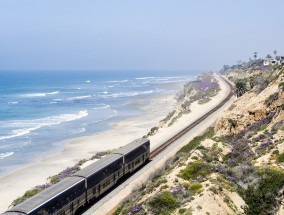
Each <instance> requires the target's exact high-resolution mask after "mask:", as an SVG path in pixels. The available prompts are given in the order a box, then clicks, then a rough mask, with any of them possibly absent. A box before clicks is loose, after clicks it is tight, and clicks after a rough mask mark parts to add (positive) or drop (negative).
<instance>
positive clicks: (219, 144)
mask: <svg viewBox="0 0 284 215" xmlns="http://www.w3.org/2000/svg"><path fill="white" fill-rule="evenodd" d="M222 74H223V75H225V76H226V77H227V78H228V79H229V80H231V81H232V82H234V83H235V92H236V94H237V95H238V98H237V99H236V100H235V101H234V102H233V103H232V105H230V107H229V108H228V109H226V111H224V112H222V113H220V115H219V116H218V117H217V118H218V119H217V121H216V123H215V124H214V125H212V128H210V129H209V130H207V131H206V132H205V133H203V135H201V136H198V137H195V138H194V139H191V141H188V142H187V143H185V145H184V146H183V147H181V148H180V150H178V151H175V150H174V149H173V148H170V149H168V150H169V151H167V152H164V153H165V154H164V156H166V155H171V159H170V160H168V161H167V162H166V164H164V163H163V164H162V166H161V168H160V169H159V168H158V169H156V170H155V171H154V173H153V175H152V179H150V180H147V181H145V183H141V184H137V187H136V189H135V190H133V191H132V193H131V194H130V196H129V197H128V198H126V199H125V200H124V202H123V203H121V204H120V206H119V207H118V208H117V209H116V212H115V214H135V213H138V212H140V213H143V212H144V213H146V214H159V213H163V214H283V213H284V208H283V205H282V202H283V199H284V197H283V196H284V194H283V188H284V165H283V162H284V159H283V157H284V108H283V102H284V91H283V86H284V68H283V66H277V67H263V66H261V67H259V66H257V65H252V66H250V67H246V68H239V66H232V67H231V68H229V69H226V71H222ZM195 134H198V132H195ZM161 156H163V155H161ZM165 160H166V159H165Z"/></svg>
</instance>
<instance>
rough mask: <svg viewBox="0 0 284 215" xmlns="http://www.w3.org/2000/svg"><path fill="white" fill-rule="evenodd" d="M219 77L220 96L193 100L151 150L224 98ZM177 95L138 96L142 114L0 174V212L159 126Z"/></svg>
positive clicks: (154, 138)
mask: <svg viewBox="0 0 284 215" xmlns="http://www.w3.org/2000/svg"><path fill="white" fill-rule="evenodd" d="M216 78H217V79H218V81H219V84H220V88H221V91H220V92H219V93H218V94H217V96H215V97H213V98H212V100H211V101H209V102H208V103H206V104H201V105H200V104H197V102H194V103H192V105H191V113H189V114H184V115H183V116H182V117H181V118H180V119H179V120H178V121H177V122H176V123H174V124H173V125H172V126H170V127H163V128H161V129H159V131H158V132H157V133H156V134H155V135H154V136H149V137H148V138H149V139H150V141H151V150H153V149H155V148H156V147H157V146H158V145H160V144H161V143H162V142H164V141H165V140H166V139H168V138H169V137H170V136H172V135H173V134H174V133H177V132H178V131H180V130H182V129H183V128H184V127H185V126H186V125H188V124H189V123H191V122H193V121H194V120H196V119H197V118H198V117H200V116H201V115H203V114H204V113H206V112H207V111H208V110H210V109H212V107H214V106H216V105H217V104H218V103H219V102H220V101H221V100H222V99H223V98H224V97H225V95H226V93H227V92H228V89H227V88H226V85H225V84H224V83H223V81H222V80H220V78H219V77H216ZM178 85H179V87H178ZM176 86H177V90H181V89H182V86H183V84H177V85H176ZM175 93H176V92H175ZM174 95H175V94H173V95H161V96H156V97H151V99H150V100H149V101H146V100H145V99H135V100H133V101H132V102H133V103H138V104H140V105H141V110H142V112H143V115H142V116H134V117H130V118H127V119H123V120H121V121H117V122H114V123H112V124H111V129H109V130H106V131H103V132H98V133H94V134H91V135H88V136H83V137H79V138H75V139H70V140H66V141H65V143H64V145H63V146H62V147H61V150H60V151H58V152H56V153H54V154H52V155H50V156H49V157H47V158H44V159H42V160H40V161H38V162H36V163H33V164H29V165H27V166H24V167H23V168H20V169H17V170H15V171H13V172H10V173H9V174H7V175H4V176H2V177H0V190H1V196H0V199H1V202H0V212H4V211H5V210H7V207H8V206H9V205H10V204H11V202H12V201H13V200H15V199H16V198H17V197H19V196H21V195H23V194H24V193H25V192H26V191H27V190H29V189H31V188H33V187H35V186H37V185H40V184H45V183H46V182H47V178H48V177H50V176H52V175H55V174H57V173H59V172H60V171H62V170H64V169H65V168H66V167H70V166H73V165H74V164H75V163H77V162H78V161H79V160H82V159H85V158H87V159H88V158H90V157H92V156H93V155H94V154H96V153H97V152H100V151H107V150H112V149H115V148H119V147H120V146H123V145H125V144H127V143H129V142H131V141H132V140H134V139H136V138H140V137H142V136H143V135H145V134H147V133H148V132H149V131H150V129H151V128H152V127H153V126H157V124H158V123H159V121H160V120H162V119H163V118H164V117H165V116H166V115H167V114H168V113H169V112H170V111H172V110H173V109H174V108H175V107H176V104H177V103H176V101H175V99H174V98H173V97H174ZM43 170H44V171H43ZM19 176H20V178H19ZM2 196H3V197H2ZM4 197H5V198H4Z"/></svg>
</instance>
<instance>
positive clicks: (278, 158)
mask: <svg viewBox="0 0 284 215" xmlns="http://www.w3.org/2000/svg"><path fill="white" fill-rule="evenodd" d="M278 153H279V151H278ZM276 161H277V162H279V163H283V162H284V153H281V154H280V155H279V156H278V157H277V160H276Z"/></svg>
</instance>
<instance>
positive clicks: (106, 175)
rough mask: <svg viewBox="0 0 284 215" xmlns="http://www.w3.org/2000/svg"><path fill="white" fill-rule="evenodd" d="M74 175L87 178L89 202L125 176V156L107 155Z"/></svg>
mask: <svg viewBox="0 0 284 215" xmlns="http://www.w3.org/2000/svg"><path fill="white" fill-rule="evenodd" d="M73 176H74V177H75V176H76V177H82V178H85V179H86V184H87V201H88V202H89V201H90V200H92V199H94V198H97V197H99V196H100V195H101V194H102V193H104V192H105V191H106V190H108V189H109V188H110V187H112V186H114V185H115V184H116V182H117V180H118V179H119V178H121V177H122V176H123V157H122V156H121V155H118V154H111V155H107V156H106V157H104V158H102V159H101V160H98V161H96V162H95V163H93V164H91V165H89V166H87V167H85V168H84V169H82V170H80V171H78V172H76V173H75V174H74V175H73Z"/></svg>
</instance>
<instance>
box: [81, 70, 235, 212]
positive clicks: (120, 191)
mask: <svg viewBox="0 0 284 215" xmlns="http://www.w3.org/2000/svg"><path fill="white" fill-rule="evenodd" d="M216 78H217V79H218V81H219V84H220V88H221V91H219V93H218V94H217V96H215V97H213V98H212V100H211V101H209V102H208V103H206V104H202V105H199V104H198V103H197V102H194V103H193V104H192V106H191V110H192V111H191V113H189V114H186V115H183V116H182V117H181V118H180V119H179V120H178V121H177V122H176V123H174V124H173V125H172V126H171V127H166V128H162V129H159V131H158V132H157V133H156V135H154V136H151V137H149V139H150V140H151V150H153V149H154V148H156V147H157V146H158V145H159V144H160V143H162V142H163V141H164V140H166V139H168V137H169V136H171V135H173V134H174V133H176V132H178V131H180V130H182V129H183V128H184V127H186V126H187V125H188V124H190V123H192V122H193V121H195V120H196V119H197V118H200V117H201V116H202V115H204V114H205V113H206V112H208V111H209V110H211V109H213V108H214V107H215V106H217V105H218V104H219V103H220V102H221V101H222V100H223V99H224V98H225V97H226V96H227V95H228V94H229V92H230V88H229V86H227V84H225V83H224V81H223V80H222V79H221V78H220V77H218V76H217V77H216ZM234 99H235V98H234V97H232V98H231V99H230V100H229V101H228V103H226V104H225V105H224V106H223V107H222V108H221V109H220V110H218V111H217V112H215V113H213V114H212V115H211V116H209V117H208V118H207V119H206V120H204V121H203V122H202V123H200V124H199V125H197V126H196V127H194V128H193V129H192V131H190V132H188V133H187V135H185V136H184V137H183V138H181V139H180V140H179V141H177V143H176V144H173V145H170V146H169V147H168V148H167V149H166V150H165V151H164V152H163V153H162V154H160V155H158V157H157V158H156V161H155V162H150V163H149V164H148V165H147V166H145V167H144V168H143V169H142V170H141V171H139V172H138V173H137V174H135V175H134V176H133V177H131V178H130V179H128V180H127V182H125V183H124V184H122V185H120V186H119V187H118V188H117V189H115V190H113V191H112V192H111V193H110V195H107V196H105V197H104V198H103V199H102V200H101V201H100V202H98V203H97V204H95V205H94V206H93V207H92V208H91V209H89V210H88V211H87V212H85V213H84V214H85V215H93V214H98V215H103V214H111V213H110V212H114V210H115V208H116V207H117V206H118V205H119V203H121V202H122V201H123V199H125V198H126V197H127V196H128V195H130V194H131V193H132V191H133V190H135V189H137V187H140V186H141V184H143V183H145V182H146V181H147V179H148V177H150V175H151V174H154V172H155V171H159V169H160V168H161V167H162V166H163V165H164V163H165V162H166V161H167V160H168V159H170V158H171V157H172V156H174V155H175V153H176V152H177V151H178V150H179V149H180V148H181V147H182V146H184V145H186V144H188V142H189V141H191V140H192V139H193V138H194V137H195V136H198V135H200V134H201V133H202V132H204V131H205V130H206V129H207V128H208V127H210V126H212V124H214V122H215V121H216V119H217V118H218V117H219V116H220V114H222V112H223V111H224V110H225V109H228V108H229V107H230V105H231V104H232V102H233V101H234ZM200 107H202V108H200Z"/></svg>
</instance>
